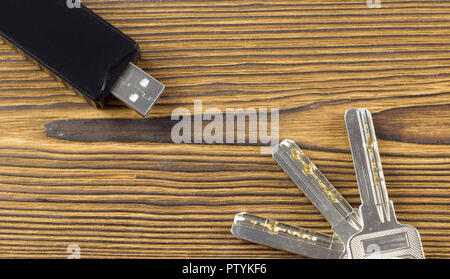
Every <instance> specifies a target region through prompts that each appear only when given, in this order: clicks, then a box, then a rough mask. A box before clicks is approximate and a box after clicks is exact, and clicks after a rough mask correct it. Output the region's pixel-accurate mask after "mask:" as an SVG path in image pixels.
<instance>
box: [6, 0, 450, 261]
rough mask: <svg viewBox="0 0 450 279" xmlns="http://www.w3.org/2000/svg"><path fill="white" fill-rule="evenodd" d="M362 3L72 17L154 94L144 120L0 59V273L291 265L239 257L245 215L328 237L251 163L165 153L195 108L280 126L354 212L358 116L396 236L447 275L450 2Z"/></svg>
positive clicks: (250, 156) (274, 172)
mask: <svg viewBox="0 0 450 279" xmlns="http://www.w3.org/2000/svg"><path fill="white" fill-rule="evenodd" d="M365 2H366V1H338V2H336V1H330V0H317V1H298V0H296V1H293V0H279V1H267V0H260V1H257V2H254V1H217V0H216V1H190V0H183V1H173V0H172V1H118V0H108V1H93V0H85V1H84V3H85V4H86V5H87V6H88V7H89V8H92V9H93V10H94V11H95V12H97V13H98V14H99V15H101V16H102V17H104V18H106V19H107V20H109V21H110V22H111V23H112V24H113V25H115V26H117V27H118V28H120V29H121V30H123V31H124V32H125V33H127V34H129V35H130V36H131V37H132V38H133V39H135V40H136V41H138V42H139V43H140V46H141V49H142V60H141V61H140V63H139V66H141V67H142V68H144V69H145V70H146V71H147V72H149V73H150V74H152V75H153V76H155V77H156V78H158V79H159V80H161V81H162V82H163V83H165V84H166V86H167V90H166V92H165V93H164V95H163V96H162V97H161V99H160V101H159V102H158V103H157V105H156V106H155V107H154V108H153V110H152V112H151V117H150V118H149V119H146V120H142V119H139V117H138V116H137V115H136V114H135V113H134V112H132V111H130V110H129V109H127V108H125V106H124V105H122V104H120V103H119V102H117V101H112V102H111V103H110V105H109V106H107V107H106V108H105V109H104V110H96V109H93V108H92V107H90V106H89V105H87V104H85V103H84V101H83V100H82V99H80V98H79V97H77V96H75V95H74V94H73V93H72V92H70V91H68V90H67V89H65V88H64V86H63V85H62V84H61V83H60V82H58V81H55V80H54V79H53V78H52V77H51V76H49V75H48V74H46V73H44V72H42V71H41V70H40V69H39V68H38V67H37V66H35V65H34V64H32V63H30V62H29V61H26V59H25V58H24V57H22V56H21V55H19V54H17V53H16V52H15V51H14V50H13V49H12V48H10V47H9V46H7V45H6V44H4V43H0V129H1V131H2V133H1V134H0V208H1V210H0V239H1V244H0V257H2V258H12V257H24V258H47V257H51V258H66V257H67V256H68V254H67V252H66V248H67V246H68V245H70V244H77V245H79V246H80V247H81V256H82V257H84V258H90V257H95V258H99V257H105V258H134V257H142V258H180V257H191V258H204V257H211V258H241V257H244V258H297V256H294V255H291V254H288V253H285V252H281V251H277V250H273V249H270V248H266V247H263V246H259V245H255V244H251V243H247V242H244V241H241V240H237V239H235V238H234V237H233V236H232V235H231V234H230V226H231V222H232V220H233V216H234V214H235V213H237V212H240V211H248V212H252V213H256V214H260V215H265V216H267V217H270V218H276V219H279V220H280V221H286V222H289V223H291V224H294V225H299V226H303V227H308V228H312V229H317V230H320V231H322V232H328V233H329V232H330V227H329V224H328V223H327V222H326V220H325V219H324V218H323V217H322V216H321V215H320V214H319V213H318V211H317V210H316V209H315V208H314V207H313V206H312V205H311V204H310V202H309V201H308V200H307V198H305V196H304V195H303V194H302V193H300V192H299V191H298V189H297V187H296V186H295V185H294V184H293V183H292V182H291V181H290V180H289V179H288V177H287V175H285V174H284V173H283V172H282V171H281V170H280V168H279V167H278V166H277V165H276V164H275V163H274V160H273V159H272V158H271V157H270V155H264V154H260V148H259V146H257V145H250V144H249V145H242V144H240V145H236V144H215V145H207V144H174V143H172V139H171V136H170V131H171V129H172V127H173V125H174V121H172V120H170V117H171V114H172V111H173V110H174V109H176V108H179V107H185V108H186V109H189V110H190V111H193V104H194V100H201V101H202V102H203V110H206V109H208V108H217V109H220V110H221V111H223V112H225V111H226V109H227V108H244V109H246V108H268V109H270V108H278V109H280V138H281V139H284V138H290V139H292V140H295V141H296V142H297V143H298V144H299V145H300V146H302V147H303V148H304V149H305V151H306V152H307V153H308V155H309V156H310V157H311V159H313V160H314V161H315V162H316V163H317V165H318V166H319V167H320V168H321V170H322V171H323V173H324V174H325V175H326V176H327V177H328V178H329V180H330V181H331V182H332V183H333V184H334V185H335V186H336V188H338V189H339V190H340V191H342V193H343V195H344V196H345V197H347V198H348V200H349V201H350V202H351V203H352V205H353V206H358V205H359V197H358V191H357V187H356V179H355V176H354V172H353V164H352V160H351V155H350V151H349V146H348V141H347V138H346V131H345V124H344V121H343V116H344V112H345V110H346V109H348V108H350V107H366V108H368V109H370V110H371V111H372V112H373V114H374V120H375V126H376V127H375V128H376V130H377V132H378V135H379V145H380V150H381V153H382V154H381V157H382V160H383V164H384V168H385V175H386V179H387V185H388V189H389V193H390V197H391V199H392V200H393V201H394V204H395V209H396V211H397V213H398V217H399V220H400V221H401V222H403V223H409V224H412V225H414V226H416V227H417V228H418V229H419V231H420V233H421V235H422V239H423V244H424V249H425V254H426V256H427V257H428V258H450V244H449V243H450V242H449V241H450V233H449V232H450V215H449V212H450V202H449V197H450V148H449V144H450V133H449V127H450V122H449V119H450V118H449V116H450V105H449V104H450V102H449V100H450V99H449V89H450V74H449V69H450V51H449V45H450V41H449V38H450V21H449V14H450V1H420V0H419V1H382V8H381V9H369V8H368V7H367V6H366V3H365ZM74 55H76V54H74ZM175 122H176V121H175Z"/></svg>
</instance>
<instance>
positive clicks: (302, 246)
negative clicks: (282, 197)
mask: <svg viewBox="0 0 450 279" xmlns="http://www.w3.org/2000/svg"><path fill="white" fill-rule="evenodd" d="M231 232H232V233H233V235H235V236H236V237H237V238H240V239H243V240H247V241H250V242H254V243H258V244H262V245H265V246H269V247H272V248H275V249H280V250H283V251H288V252H291V253H294V254H297V255H302V256H306V257H310V258H314V259H339V258H341V256H342V254H343V253H344V250H345V245H344V243H342V241H341V240H340V239H339V238H338V237H337V236H336V235H333V236H329V235H327V234H324V233H320V232H315V231H312V230H308V229H304V228H300V227H295V226H291V225H288V224H285V223H281V222H278V221H274V220H269V219H266V218H263V217H259V216H256V215H252V214H249V213H246V212H242V213H239V214H237V215H236V217H235V218H234V223H233V226H232V227H231Z"/></svg>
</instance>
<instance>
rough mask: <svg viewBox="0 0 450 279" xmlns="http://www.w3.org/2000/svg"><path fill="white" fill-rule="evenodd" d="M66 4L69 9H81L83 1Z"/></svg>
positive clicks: (70, 1) (68, 0)
mask: <svg viewBox="0 0 450 279" xmlns="http://www.w3.org/2000/svg"><path fill="white" fill-rule="evenodd" d="M66 3H67V7H68V8H69V9H79V8H81V0H67V1H66Z"/></svg>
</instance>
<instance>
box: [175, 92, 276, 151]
mask: <svg viewBox="0 0 450 279" xmlns="http://www.w3.org/2000/svg"><path fill="white" fill-rule="evenodd" d="M279 118H280V117H279V109H277V108H272V109H270V112H269V109H267V108H259V109H255V108H246V109H244V108H227V109H226V111H225V112H223V111H222V110H221V109H219V108H208V109H206V110H205V111H203V104H202V101H201V100H195V101H194V112H193V113H191V111H190V110H189V109H187V108H184V107H181V108H176V109H175V110H173V112H172V117H171V119H172V120H177V121H179V122H178V123H176V124H175V125H174V126H173V128H172V132H171V137H172V141H173V142H174V143H206V144H223V143H226V144H253V145H261V154H271V152H272V147H273V146H274V145H276V144H278V143H279ZM247 124H248V125H247ZM269 126H270V128H269ZM269 130H270V132H269Z"/></svg>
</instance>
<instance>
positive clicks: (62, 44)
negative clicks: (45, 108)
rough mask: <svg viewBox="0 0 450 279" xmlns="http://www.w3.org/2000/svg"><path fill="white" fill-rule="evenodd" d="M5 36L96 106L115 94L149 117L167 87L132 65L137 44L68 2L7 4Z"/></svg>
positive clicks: (1, 26) (14, 0) (0, 16)
mask: <svg viewBox="0 0 450 279" xmlns="http://www.w3.org/2000/svg"><path fill="white" fill-rule="evenodd" d="M0 35H1V36H2V37H3V38H4V39H5V41H6V42H7V43H9V44H11V45H12V46H14V47H15V48H16V49H17V50H18V51H19V52H21V53H23V54H24V55H26V56H27V57H29V58H31V59H32V60H33V61H36V62H37V63H38V64H39V65H40V66H41V67H42V68H43V69H46V70H48V72H50V73H52V74H54V76H56V77H57V78H58V79H60V80H62V81H63V82H64V84H65V85H66V86H67V87H68V88H70V89H73V90H74V91H75V92H77V93H79V94H80V95H82V96H83V97H84V98H85V99H86V100H88V101H89V102H90V103H92V104H94V105H95V106H96V107H103V105H104V103H105V101H106V100H107V99H108V97H109V96H110V93H112V95H114V96H116V97H117V98H118V99H120V100H121V101H123V102H124V103H125V104H127V105H128V106H130V107H131V108H133V109H135V110H136V111H137V112H138V113H139V114H141V115H143V116H145V115H147V114H148V112H149V111H150V109H151V107H152V106H153V104H154V103H155V101H156V100H157V99H158V97H159V96H160V95H161V94H162V92H163V91H164V85H162V84H161V83H160V82H158V81H157V80H156V79H154V78H152V77H151V76H150V75H148V74H147V73H145V72H144V71H142V70H141V69H139V68H138V67H137V66H135V65H134V64H133V63H134V62H136V61H137V60H138V58H139V47H138V45H137V43H136V42H135V41H134V40H132V39H131V38H129V37H128V36H126V35H125V34H124V33H122V32H121V31H120V30H118V29H117V28H115V27H113V26H112V25H111V24H109V23H108V22H107V21H105V20H104V19H102V18H101V17H99V16H98V15H96V14H95V13H94V12H92V11H91V10H89V9H88V8H86V7H85V6H84V5H81V6H80V8H76V7H74V6H73V5H68V1H66V0H39V1H36V0H2V1H1V3H0Z"/></svg>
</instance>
